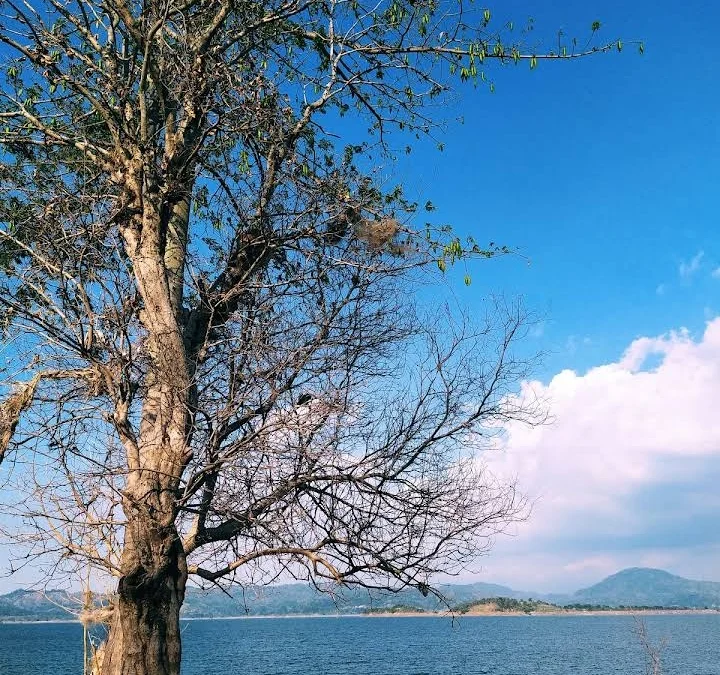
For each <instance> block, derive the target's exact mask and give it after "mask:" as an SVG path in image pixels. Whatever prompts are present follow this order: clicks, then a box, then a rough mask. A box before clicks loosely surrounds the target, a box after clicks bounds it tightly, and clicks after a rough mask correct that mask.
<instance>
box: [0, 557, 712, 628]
mask: <svg viewBox="0 0 720 675" xmlns="http://www.w3.org/2000/svg"><path fill="white" fill-rule="evenodd" d="M438 590H439V591H440V593H441V594H442V595H443V596H444V600H440V599H438V598H437V597H435V596H433V595H430V596H427V597H425V596H423V595H422V594H421V593H420V592H419V591H417V590H415V589H404V590H402V591H400V592H398V593H392V594H387V593H386V594H378V593H375V594H371V593H369V592H368V591H367V590H366V589H359V588H352V587H351V588H343V589H340V590H339V591H337V592H335V593H333V594H329V593H321V592H319V591H317V590H315V589H314V588H313V587H311V586H309V585H306V584H282V585H276V586H266V587H250V588H245V589H238V590H237V591H236V593H235V597H229V596H228V595H227V594H226V593H224V592H223V591H221V590H220V589H213V590H211V591H207V592H206V591H202V590H200V589H197V588H192V587H191V588H189V589H188V593H187V597H186V602H185V605H184V606H183V616H184V617H185V618H221V617H229V616H243V615H245V616H269V615H297V614H329V615H331V614H361V613H366V612H370V611H375V612H376V611H383V610H386V609H388V610H389V609H392V608H395V607H399V606H402V607H406V608H415V609H418V610H424V611H433V610H442V609H446V608H447V607H448V606H450V607H455V606H459V605H467V604H468V603H472V602H473V601H477V600H479V599H481V598H500V597H503V598H512V599H516V600H525V599H528V598H531V597H532V598H534V599H535V600H543V601H548V602H552V603H555V604H559V605H583V606H586V605H593V606H606V607H622V606H626V607H629V606H633V607H638V606H648V607H667V608H693V609H704V608H710V609H718V608H720V582H714V581H697V580H693V579H685V578H684V577H680V576H678V575H675V574H671V573H670V572H667V571H665V570H660V569H654V568H644V567H631V568H627V569H623V570H620V571H619V572H616V573H615V574H611V575H610V576H608V577H606V578H604V579H602V580H601V581H599V582H598V583H596V584H594V585H592V586H588V587H587V588H581V589H579V590H578V591H575V592H574V593H572V594H566V595H559V594H541V593H529V592H527V591H516V590H514V589H512V588H510V587H508V586H502V585H499V584H490V583H485V582H474V583H468V584H444V585H440V586H439V587H438ZM81 605H82V600H81V597H80V594H79V593H72V592H67V591H62V590H58V589H54V590H48V591H33V590H26V589H18V590H15V591H12V592H10V593H7V594H5V595H0V621H48V620H72V619H74V616H75V614H76V613H77V612H79V610H80V608H81Z"/></svg>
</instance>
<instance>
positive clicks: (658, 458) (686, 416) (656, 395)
mask: <svg viewBox="0 0 720 675" xmlns="http://www.w3.org/2000/svg"><path fill="white" fill-rule="evenodd" d="M719 390H720V318H717V319H714V320H712V321H710V322H709V323H708V324H707V325H706V329H705V332H704V334H703V335H702V337H701V338H699V339H694V338H693V336H691V335H690V334H689V332H688V331H687V330H684V329H681V330H678V331H673V332H670V333H668V334H666V335H662V336H659V337H641V338H638V339H637V340H635V341H633V342H632V343H631V344H630V345H629V346H628V348H627V349H626V350H625V352H624V354H623V355H622V356H621V358H619V359H618V360H617V361H616V362H613V363H609V364H605V365H601V366H597V367H595V368H592V369H590V370H589V371H588V372H586V373H585V374H578V373H576V372H573V371H570V370H564V371H562V372H560V373H558V374H557V375H555V376H554V377H553V378H552V379H551V380H550V382H548V383H542V382H537V381H535V382H528V383H525V385H524V387H523V393H522V395H525V396H531V395H532V396H539V397H541V398H543V399H546V400H548V401H549V408H550V413H551V415H552V418H553V422H552V423H551V424H548V425H546V426H541V427H536V428H528V427H525V426H522V425H520V424H517V425H510V426H509V427H508V429H507V434H506V435H505V436H504V441H503V445H504V447H503V448H502V449H501V450H499V451H494V452H490V453H488V454H487V455H486V456H485V459H486V461H488V463H489V465H490V466H491V468H492V469H493V470H494V471H495V472H496V473H499V474H500V475H502V476H504V477H506V478H508V477H517V479H518V481H519V483H520V485H521V487H522V488H523V489H524V490H525V492H526V493H528V494H529V495H530V496H531V497H533V498H537V503H536V505H535V507H534V512H533V516H532V518H531V519H530V521H529V522H528V523H526V524H523V525H522V526H520V527H519V529H518V532H517V534H518V535H519V536H518V537H517V538H516V539H514V540H513V541H512V542H510V544H506V543H503V542H500V544H499V545H500V548H499V549H498V551H497V555H498V556H500V557H499V558H497V560H498V562H499V564H500V568H502V566H503V565H504V564H505V563H507V565H510V564H511V561H510V559H509V558H508V560H505V561H503V560H504V559H503V557H502V556H503V555H504V554H503V550H505V551H506V552H507V555H509V556H512V555H513V554H512V551H513V550H517V549H521V551H522V552H518V554H517V555H518V558H517V560H516V561H515V562H516V563H517V564H518V565H519V566H520V567H522V568H523V569H525V571H526V572H527V574H528V575H533V574H535V575H536V574H537V571H536V570H535V571H533V567H534V565H536V564H539V560H540V558H541V557H542V556H543V555H548V554H549V553H548V552H549V551H557V550H558V548H559V547H564V549H565V550H566V552H565V553H563V554H559V553H558V554H557V555H556V556H555V558H557V560H555V561H554V565H555V570H556V572H557V571H558V570H560V569H563V568H564V567H566V566H568V565H570V566H571V567H570V568H568V569H571V570H572V571H573V574H574V575H575V576H577V577H578V578H580V577H583V574H584V575H585V577H588V578H589V579H590V580H597V579H598V578H599V577H600V576H602V575H598V574H597V572H599V571H603V573H605V572H607V573H609V572H613V571H616V569H617V568H618V567H619V566H622V565H624V564H642V560H641V558H642V559H644V560H646V561H647V560H649V559H650V558H649V557H648V555H649V554H648V553H647V551H646V552H645V553H644V554H643V555H642V556H641V555H640V554H636V555H635V557H634V558H633V556H632V555H630V554H629V553H627V552H623V553H622V555H620V554H619V553H618V552H617V551H615V552H608V547H614V546H615V544H613V543H612V542H613V541H614V540H617V541H620V540H622V541H623V542H625V543H624V544H618V545H617V549H618V550H620V549H622V548H623V546H624V547H626V548H627V547H632V546H633V545H636V546H638V547H641V545H642V546H645V548H646V549H648V547H649V548H650V549H652V550H653V552H654V555H656V557H657V558H658V560H661V559H662V555H661V554H662V550H661V549H663V547H664V546H665V545H667V546H671V547H672V546H678V543H677V542H674V541H672V537H673V536H674V535H673V534H672V533H671V532H670V529H671V526H673V527H674V526H677V531H678V533H679V534H677V537H683V538H685V539H687V538H688V537H689V532H686V531H685V530H683V527H682V526H681V521H682V519H683V518H688V519H691V518H692V517H693V514H695V515H697V514H705V513H707V512H709V511H710V509H711V508H712V509H717V505H714V504H712V503H711V502H712V499H711V496H712V494H714V492H715V487H714V483H713V484H712V486H708V485H706V484H703V480H706V481H707V477H708V471H709V468H710V467H712V468H713V470H716V471H718V470H720V415H719V414H718V411H717V399H718V391H719ZM690 496H692V499H690ZM658 503H659V504H660V506H661V507H662V508H658ZM715 512H717V511H715ZM663 519H665V520H663ZM668 519H669V520H668ZM670 521H672V522H670ZM707 529H710V530H712V531H711V532H708V533H705V534H703V533H702V532H699V531H698V532H696V533H694V534H693V536H694V537H695V541H694V543H693V544H692V545H700V544H702V543H703V542H702V538H703V536H705V537H709V538H710V539H713V538H714V540H715V541H716V542H718V543H720V540H718V538H717V536H716V534H715V530H714V529H713V528H707ZM664 532H665V533H666V539H667V541H665V542H664V543H663V542H662V541H660V540H661V539H662V537H663V536H664V535H663V533H664ZM651 540H652V541H651ZM633 541H635V543H633ZM608 542H610V543H608ZM642 542H645V543H644V544H643V543H642ZM705 543H711V542H710V540H709V539H708V541H707V542H705ZM688 545H690V544H688ZM658 551H660V552H658ZM494 555H495V554H494ZM663 555H670V554H667V553H665V554H663ZM673 555H675V554H673ZM643 556H644V557H643ZM670 557H671V558H672V556H670ZM523 558H524V559H525V561H526V562H525V564H524V565H523V563H522V560H523ZM717 558H718V556H716V560H717ZM673 559H674V558H673ZM633 560H634V561H635V562H633ZM513 564H515V563H513ZM613 566H615V569H612V568H613ZM601 568H602V569H601ZM508 569H509V567H508ZM581 572H582V573H581ZM518 574H519V572H518ZM716 576H717V575H716ZM497 580H498V581H501V579H500V578H498V579H497ZM719 580H720V579H719Z"/></svg>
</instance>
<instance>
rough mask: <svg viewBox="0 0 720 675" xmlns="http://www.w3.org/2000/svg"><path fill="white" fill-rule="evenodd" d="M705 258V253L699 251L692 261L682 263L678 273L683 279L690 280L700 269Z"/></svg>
mask: <svg viewBox="0 0 720 675" xmlns="http://www.w3.org/2000/svg"><path fill="white" fill-rule="evenodd" d="M704 257H705V251H698V252H697V253H696V254H695V255H694V256H693V257H692V258H691V259H690V261H685V260H683V261H681V262H680V266H679V267H678V273H679V274H680V278H681V279H689V278H690V277H691V276H693V274H695V272H697V271H698V270H699V269H700V263H701V262H702V259H703V258H704Z"/></svg>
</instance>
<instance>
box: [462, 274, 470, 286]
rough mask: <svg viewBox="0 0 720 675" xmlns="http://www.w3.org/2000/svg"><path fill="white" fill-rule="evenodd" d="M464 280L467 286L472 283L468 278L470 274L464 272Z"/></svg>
mask: <svg viewBox="0 0 720 675" xmlns="http://www.w3.org/2000/svg"><path fill="white" fill-rule="evenodd" d="M464 281H465V285H466V286H469V285H470V284H471V283H472V279H471V278H470V275H469V274H466V275H465V279H464Z"/></svg>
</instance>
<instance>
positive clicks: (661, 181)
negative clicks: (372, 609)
mask: <svg viewBox="0 0 720 675" xmlns="http://www.w3.org/2000/svg"><path fill="white" fill-rule="evenodd" d="M527 11H528V10H527V4H526V3H521V2H506V3H502V12H503V14H502V16H503V17H505V16H507V17H508V18H513V19H514V20H515V21H516V22H520V21H522V20H523V19H524V18H525V17H526V16H527ZM532 12H533V16H534V17H535V24H536V29H535V35H536V36H537V38H538V39H539V38H540V36H550V37H551V36H552V35H553V34H554V32H555V31H556V29H557V28H558V27H562V28H563V29H564V30H565V32H566V33H568V34H577V35H578V36H580V37H582V36H584V35H586V34H587V31H588V28H589V26H590V24H591V22H592V21H593V20H595V19H597V20H599V21H601V22H602V24H603V27H602V31H601V39H602V38H607V39H608V40H612V39H615V38H616V37H622V38H623V39H624V40H625V41H626V42H629V41H631V40H633V39H641V40H642V41H643V42H644V44H645V53H644V55H642V56H639V55H638V54H637V51H636V49H634V48H632V47H630V46H628V47H626V48H625V49H624V50H623V52H622V53H621V54H617V53H612V54H607V55H600V56H595V57H593V58H589V59H586V60H583V61H580V62H573V63H545V62H541V63H540V65H539V67H538V68H537V70H534V71H530V70H529V68H528V67H527V64H521V65H519V66H517V67H515V66H509V67H506V68H504V69H501V70H496V71H494V80H495V83H496V91H495V93H494V94H489V93H488V92H487V90H486V89H481V88H479V89H477V90H474V89H473V88H472V87H471V86H468V87H465V88H464V89H463V90H462V91H461V94H460V96H459V98H458V100H457V101H456V102H455V103H454V105H453V106H451V107H448V108H445V109H444V110H443V115H444V117H445V118H446V119H448V126H447V130H446V132H445V133H444V134H443V135H442V137H441V138H440V140H442V142H443V143H444V144H445V151H444V152H443V153H438V152H437V151H436V150H435V149H434V147H433V146H432V144H427V146H423V147H419V148H416V149H415V150H414V151H413V153H412V154H411V155H410V157H409V158H401V160H400V163H399V173H398V175H399V176H402V178H403V179H404V181H405V184H406V186H407V188H408V191H409V193H410V194H413V190H414V191H415V194H416V195H417V197H418V201H421V203H423V202H424V201H425V200H426V199H431V200H432V201H433V203H434V204H435V205H436V206H437V207H438V212H437V216H438V218H439V219H440V220H442V221H447V222H450V223H452V224H453V225H454V226H455V227H456V228H458V230H459V231H460V232H467V233H472V234H473V235H474V236H475V237H476V238H477V239H478V241H480V242H481V243H483V242H488V241H495V242H498V243H501V244H506V245H508V246H510V247H512V248H516V249H518V250H519V251H520V252H521V253H522V254H523V255H524V256H527V259H528V261H529V264H528V261H526V260H525V259H523V258H520V257H513V256H510V257H507V258H504V259H501V260H495V261H491V262H479V263H477V264H474V265H473V266H472V267H471V272H472V276H473V284H472V286H471V287H470V288H469V289H467V290H465V289H464V288H462V285H461V283H458V284H457V285H455V284H450V287H449V289H445V290H444V291H443V292H448V293H449V292H452V293H453V294H455V295H456V296H457V297H459V298H460V299H461V301H462V302H463V303H465V304H467V306H469V307H470V308H471V310H472V309H473V308H475V309H477V310H478V311H479V310H480V308H481V307H482V302H483V299H484V298H485V297H487V295H488V294H489V293H490V292H502V293H504V294H506V295H508V296H511V297H512V296H515V295H520V296H522V297H523V298H524V300H525V302H526V304H527V305H528V307H529V308H530V309H531V310H533V311H535V312H536V313H538V314H540V315H541V316H542V317H543V320H542V321H541V322H540V324H538V326H537V327H536V329H535V330H534V331H532V335H531V337H530V338H529V340H528V343H527V345H526V346H527V349H528V350H529V351H532V350H538V351H544V352H546V354H547V355H546V357H545V359H544V361H543V364H542V365H541V366H540V367H539V368H538V370H537V371H536V377H537V380H538V382H537V383H536V385H537V386H539V387H540V388H541V389H542V391H543V393H544V394H546V395H548V396H549V398H550V407H551V410H552V412H553V414H554V415H556V417H557V416H558V415H559V416H560V417H559V419H558V420H557V425H556V426H555V429H554V430H548V429H543V430H541V431H540V432H538V433H537V434H535V436H528V437H526V436H524V435H523V434H522V433H521V432H520V431H518V432H517V433H516V434H515V436H516V439H515V442H514V444H513V441H512V440H511V441H510V443H509V445H508V447H507V448H506V449H505V454H504V455H503V457H502V458H499V459H498V458H491V459H490V463H491V465H492V466H495V467H496V468H498V470H499V471H501V472H502V471H508V475H515V476H517V478H518V480H519V482H520V484H521V485H524V486H525V487H526V489H527V491H528V492H529V494H530V495H531V496H532V497H534V498H537V499H538V502H537V504H536V507H535V510H534V516H533V518H532V519H531V521H530V522H529V523H528V524H527V525H526V526H524V527H521V528H519V529H518V531H517V536H516V537H514V538H513V539H511V540H508V541H505V540H501V541H499V542H498V543H497V545H496V548H495V550H494V552H493V553H492V554H491V555H490V556H489V557H488V558H487V559H485V560H484V561H483V562H482V563H481V564H480V565H479V567H478V570H479V577H478V578H482V579H487V580H491V581H496V582H501V583H509V584H511V585H514V586H515V587H526V588H527V587H530V588H534V589H536V590H543V591H547V590H568V589H572V588H577V587H579V586H582V585H584V584H588V583H592V582H594V581H596V580H598V579H599V578H601V577H602V576H604V575H605V574H609V573H612V572H614V571H616V570H617V569H619V568H620V567H624V566H630V565H651V566H659V567H665V568H667V569H669V570H671V571H674V572H676V573H679V574H683V575H686V576H691V577H696V578H706V579H714V580H718V581H720V533H719V531H718V528H717V526H716V523H717V516H718V514H719V513H720V502H719V500H718V498H717V497H716V496H715V492H716V487H715V486H716V485H717V478H718V477H720V432H719V431H718V429H717V428H714V424H713V422H714V420H713V415H714V411H713V410H712V399H713V397H714V396H715V387H714V384H715V383H717V382H719V381H720V380H718V379H715V382H713V381H712V377H710V374H711V373H716V372H717V366H716V363H715V361H716V360H717V359H718V358H720V353H718V352H717V351H716V350H715V343H714V339H715V337H714V336H715V333H714V332H713V331H712V330H711V329H712V328H717V324H714V323H712V320H713V319H714V318H715V317H716V316H717V315H718V314H719V313H720V272H718V273H716V274H715V275H713V272H714V271H715V270H716V269H718V268H720V245H719V244H720V241H718V225H719V224H720V223H719V215H720V208H719V206H718V197H719V195H720V190H719V189H718V185H720V94H719V93H718V92H719V91H720V89H719V88H718V76H717V72H718V67H719V66H720V43H718V41H717V39H716V35H715V33H716V27H717V25H718V24H719V23H720V6H718V5H717V4H716V3H710V2H698V1H697V0H692V1H690V2H683V3H676V2H669V1H667V0H661V1H660V2H652V3H651V2H648V1H644V0H643V1H636V2H615V1H613V2H559V1H554V2H539V3H533V7H532ZM497 14H498V11H496V15H497ZM460 116H462V117H463V118H464V124H462V125H460V124H457V123H454V122H453V121H452V120H453V118H457V117H460ZM708 322H710V324H709V327H708V329H707V330H708V333H707V334H705V333H704V331H705V330H706V325H708ZM683 328H685V329H687V331H688V332H687V333H683V332H679V331H680V330H681V329H683ZM671 331H676V332H675V333H673V334H671ZM658 336H666V338H665V340H664V341H660V342H658V341H656V342H654V343H652V341H649V342H642V341H641V342H639V343H635V345H634V346H633V347H632V348H631V345H632V344H633V341H634V340H636V339H637V338H642V337H646V338H657V337H658ZM628 350H630V352H633V351H634V352H641V353H642V358H641V360H640V363H639V364H638V365H636V364H635V363H630V361H632V359H629V360H628V358H627V354H628V353H630V352H628ZM626 352H627V353H626ZM624 354H625V357H626V358H624V357H623V355H624ZM683 355H684V356H683ZM639 358H640V357H639ZM683 358H685V359H687V362H684V361H683V360H682V359H683ZM628 364H629V365H628ZM623 368H625V369H626V370H625V371H623V372H625V373H626V374H627V375H628V377H627V378H622V377H619V376H618V372H619V371H621V370H622V369H623ZM567 369H569V370H572V371H574V372H575V379H574V380H571V379H569V378H567V377H563V376H560V374H561V373H562V371H565V370H567ZM604 377H606V378H608V379H607V387H608V389H603V388H602V386H601V384H600V383H602V381H603V378H604ZM618 378H619V381H616V380H617V379H618ZM570 390H571V391H570ZM590 391H595V392H596V399H597V398H599V399H603V398H605V397H606V398H607V400H605V401H604V402H603V401H599V402H598V405H595V404H594V402H591V403H586V404H584V405H583V406H581V404H580V401H583V400H584V398H583V397H584V396H586V395H587V392H590ZM555 398H557V399H558V401H560V402H557V401H555V400H554V399H555ZM596 399H593V401H595V400H596ZM690 402H692V405H690ZM686 404H687V405H686ZM692 408H695V410H692ZM676 411H681V412H676ZM623 414H627V415H628V416H629V417H630V418H631V421H627V420H626V421H625V422H623V426H624V433H622V432H621V430H618V429H617V420H618V418H619V417H621V416H622V415H623ZM578 419H582V424H581V425H576V427H577V428H573V420H578ZM632 420H634V421H635V422H637V423H634V422H633V421H632ZM643 421H644V422H646V423H645V424H643ZM650 422H651V423H650ZM691 427H695V428H691ZM654 431H657V432H658V434H657V437H656V436H655V434H654ZM511 437H512V434H511ZM663 438H672V439H673V447H667V444H666V443H664V442H663V440H662V439H663ZM580 446H583V448H582V449H578V448H579V447H580ZM585 446H587V447H585ZM603 457H605V458H606V464H608V465H610V466H612V470H611V471H609V472H605V471H604V470H603V466H602V462H603V461H604V460H602V458H603ZM598 461H599V462H600V464H598ZM569 467H570V468H569ZM670 467H672V469H670ZM618 476H619V477H618ZM573 487H574V488H576V489H572V488H573ZM588 494H589V495H590V496H593V497H595V498H596V499H595V500H594V502H593V500H592V499H585V497H586V496H587V495H588ZM584 502H587V503H584Z"/></svg>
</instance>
